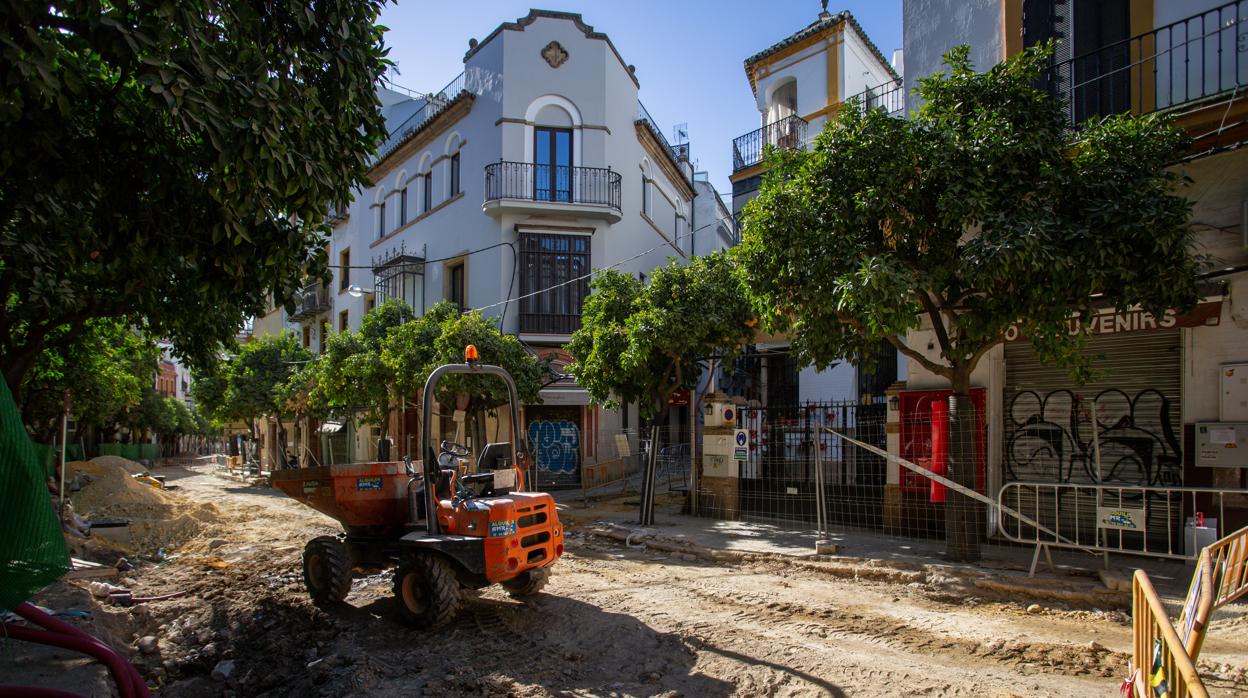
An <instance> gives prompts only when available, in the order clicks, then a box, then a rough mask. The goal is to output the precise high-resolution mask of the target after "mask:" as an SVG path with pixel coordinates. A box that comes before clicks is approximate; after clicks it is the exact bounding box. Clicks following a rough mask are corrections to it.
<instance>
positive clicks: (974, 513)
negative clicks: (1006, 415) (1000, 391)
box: [945, 375, 982, 562]
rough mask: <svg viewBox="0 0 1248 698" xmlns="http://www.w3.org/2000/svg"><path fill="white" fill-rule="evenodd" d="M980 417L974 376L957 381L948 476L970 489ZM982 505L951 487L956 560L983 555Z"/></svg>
mask: <svg viewBox="0 0 1248 698" xmlns="http://www.w3.org/2000/svg"><path fill="white" fill-rule="evenodd" d="M978 426H979V425H978V420H977V419H976V415H975V402H974V400H972V399H971V390H970V376H969V375H964V376H958V377H955V379H954V381H953V395H951V396H950V397H949V468H948V471H947V472H948V477H949V479H950V480H953V481H954V482H956V483H957V484H959V485H962V486H963V487H966V488H967V489H970V490H974V489H975V485H976V482H975V470H976V465H977V461H978V458H977V453H976V451H977V450H978V449H977V448H976V446H977V443H976V442H977V441H978V438H977V437H978V434H977V432H978ZM981 510H982V506H981V505H980V504H979V502H977V501H976V500H975V499H973V498H971V497H968V496H966V495H965V494H962V493H961V492H958V491H957V490H954V489H952V488H950V491H949V493H948V496H947V498H946V499H945V556H946V558H947V559H948V560H950V561H952V562H975V561H977V560H979V559H980V531H981V530H982V527H981V526H980V521H981V520H982V514H981Z"/></svg>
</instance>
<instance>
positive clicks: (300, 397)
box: [289, 298, 415, 439]
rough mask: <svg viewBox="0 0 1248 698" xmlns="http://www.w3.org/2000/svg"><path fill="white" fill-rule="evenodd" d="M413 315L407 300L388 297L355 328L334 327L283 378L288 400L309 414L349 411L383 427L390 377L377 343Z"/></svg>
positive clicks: (386, 418)
mask: <svg viewBox="0 0 1248 698" xmlns="http://www.w3.org/2000/svg"><path fill="white" fill-rule="evenodd" d="M414 317H415V313H414V311H413V310H412V308H411V306H409V305H407V304H406V303H404V302H403V301H401V300H398V299H394V298H392V299H390V300H387V301H385V302H384V303H382V304H381V305H379V306H377V307H376V308H373V310H372V311H370V312H369V313H368V314H367V315H365V316H364V320H363V322H361V323H360V330H359V331H358V332H338V333H335V334H331V335H329V336H328V337H327V338H326V340H325V350H324V351H323V352H322V353H321V355H320V356H318V357H317V358H316V360H315V361H313V362H312V363H310V364H308V366H307V368H306V369H304V370H303V371H300V372H299V373H298V374H297V375H295V376H294V377H293V378H292V379H290V381H289V390H290V394H291V402H292V403H294V404H296V405H298V406H299V410H298V411H300V412H303V413H305V414H313V415H320V416H325V415H331V414H332V415H341V416H346V417H349V416H354V415H355V414H356V413H359V415H360V417H361V418H362V419H363V421H364V422H367V423H369V424H376V425H377V426H379V427H380V428H381V438H382V439H385V438H386V433H387V432H388V430H389V421H390V420H389V415H390V405H391V404H392V401H393V385H394V377H393V374H392V373H391V371H390V369H388V368H387V367H386V365H385V363H383V362H382V360H381V346H382V342H383V341H384V340H385V338H386V336H387V334H388V333H389V332H390V331H391V330H392V329H393V328H395V327H399V326H400V325H402V324H403V323H406V322H410V321H411V320H412V319H413V318H414Z"/></svg>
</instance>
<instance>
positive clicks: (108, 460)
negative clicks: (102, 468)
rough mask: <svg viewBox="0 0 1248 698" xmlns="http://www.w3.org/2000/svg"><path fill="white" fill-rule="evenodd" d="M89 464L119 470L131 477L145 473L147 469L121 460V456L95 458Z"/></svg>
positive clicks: (130, 461)
mask: <svg viewBox="0 0 1248 698" xmlns="http://www.w3.org/2000/svg"><path fill="white" fill-rule="evenodd" d="M91 462H92V463H97V464H99V465H108V466H112V467H114V468H121V469H123V470H125V471H126V472H128V473H130V474H131V475H138V474H140V473H145V472H147V468H144V467H143V466H142V465H140V464H138V463H135V462H134V461H132V460H130V459H128V458H122V457H121V456H96V457H95V458H92V459H91Z"/></svg>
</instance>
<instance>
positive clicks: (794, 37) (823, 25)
mask: <svg viewBox="0 0 1248 698" xmlns="http://www.w3.org/2000/svg"><path fill="white" fill-rule="evenodd" d="M842 21H845V22H848V23H849V25H850V26H852V27H853V28H854V31H856V32H858V36H860V37H862V40H863V42H864V43H865V44H866V45H867V48H869V49H871V52H872V53H873V54H875V57H876V58H877V59H879V61H880V64H881V65H883V66H884V68H885V70H887V71H888V73H889V75H891V76H892V77H893V79H894V80H897V81H898V82H900V81H901V76H899V75H898V74H897V71H895V70H893V66H892V65H891V64H889V62H888V60H887V59H886V58H884V54H883V53H882V52H881V51H880V48H879V47H878V46H876V45H875V42H874V41H872V40H871V37H869V36H867V32H866V31H865V30H863V28H862V25H861V24H859V23H858V20H857V19H855V18H854V15H853V13H851V12H850V11H849V10H842V11H840V12H838V13H836V14H834V15H832V16H831V17H827V18H825V19H820V20H816V21H814V22H812V23H811V24H809V25H807V26H806V27H805V28H803V29H800V30H798V31H796V32H794V33H793V34H790V35H789V36H787V37H785V38H783V39H781V40H780V41H778V42H776V43H774V44H772V45H771V46H768V47H767V48H765V49H763V50H762V51H759V52H758V53H756V54H754V55H752V56H750V57H749V58H747V59H745V75H746V77H747V78H749V80H750V88H751V89H753V88H754V74H753V71H752V70H751V68H752V67H753V66H754V64H755V63H758V62H759V61H761V60H763V59H764V58H766V57H768V56H770V55H772V54H774V53H776V52H777V51H780V50H783V49H784V48H786V47H788V46H792V45H793V44H795V43H797V42H799V41H802V40H803V39H806V38H809V37H811V36H814V35H816V34H818V33H819V32H821V31H824V30H825V29H828V28H830V27H833V26H836V25H837V24H839V23H840V22H842Z"/></svg>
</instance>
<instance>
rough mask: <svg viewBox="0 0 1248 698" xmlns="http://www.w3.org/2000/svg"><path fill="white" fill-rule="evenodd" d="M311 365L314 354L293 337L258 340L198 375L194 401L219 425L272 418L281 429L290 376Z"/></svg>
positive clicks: (194, 388)
mask: <svg viewBox="0 0 1248 698" xmlns="http://www.w3.org/2000/svg"><path fill="white" fill-rule="evenodd" d="M311 360H312V354H311V353H310V352H309V351H308V350H307V349H305V348H304V347H303V345H301V344H300V343H299V342H298V340H296V339H295V337H294V335H292V334H288V333H282V334H280V335H276V336H273V335H269V336H264V337H257V338H255V339H253V340H252V341H250V342H247V343H246V344H243V345H242V346H241V347H240V348H239V351H238V353H237V354H236V355H234V356H232V357H230V358H229V359H226V360H223V361H221V362H220V363H219V364H218V365H217V367H216V370H215V371H214V372H212V373H208V374H200V375H197V376H196V377H195V379H194V380H193V381H192V383H191V396H192V397H194V398H195V404H196V406H197V407H198V408H199V409H201V410H203V411H204V412H205V413H206V414H207V415H209V416H210V417H211V418H213V419H214V420H216V421H218V422H220V423H226V422H232V421H242V422H246V423H248V424H252V423H253V422H254V421H255V420H257V419H259V418H261V417H264V416H273V417H276V418H277V422H278V428H279V429H281V428H282V414H283V413H284V412H285V411H286V405H287V401H288V400H289V398H290V395H289V392H288V385H289V383H290V380H291V376H293V375H294V374H295V373H296V372H297V371H298V370H300V367H302V366H304V365H305V364H307V363H309V362H310V361H311Z"/></svg>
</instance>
